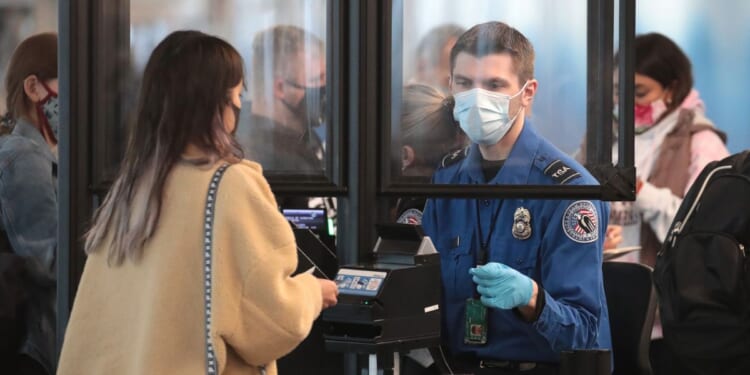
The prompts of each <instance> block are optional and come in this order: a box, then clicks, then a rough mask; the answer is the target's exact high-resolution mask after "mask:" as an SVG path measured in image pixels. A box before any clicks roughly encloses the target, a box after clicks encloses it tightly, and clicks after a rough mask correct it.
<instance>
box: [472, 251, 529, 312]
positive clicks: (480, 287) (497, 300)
mask: <svg viewBox="0 0 750 375" xmlns="http://www.w3.org/2000/svg"><path fill="white" fill-rule="evenodd" d="M469 274H471V275H472V276H473V278H472V279H473V280H474V282H475V283H476V284H477V291H478V292H479V294H480V295H481V296H482V298H481V299H482V303H483V304H484V305H485V306H487V307H494V308H497V309H504V310H509V309H512V308H514V307H520V306H526V305H528V304H529V301H530V300H531V295H532V294H533V293H534V281H533V280H531V279H530V278H529V277H528V276H526V275H524V274H522V273H520V272H518V271H516V270H515V269H513V268H511V267H508V266H506V265H504V264H502V263H495V262H491V263H487V264H485V265H484V266H481V267H477V268H471V269H469Z"/></svg>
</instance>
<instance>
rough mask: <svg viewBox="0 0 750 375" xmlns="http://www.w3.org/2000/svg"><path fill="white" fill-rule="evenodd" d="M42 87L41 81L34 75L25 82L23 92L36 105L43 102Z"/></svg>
mask: <svg viewBox="0 0 750 375" xmlns="http://www.w3.org/2000/svg"><path fill="white" fill-rule="evenodd" d="M41 86H42V85H40V84H39V79H38V78H37V76H36V75H34V74H32V75H30V76H28V77H26V78H25V79H24V80H23V92H24V93H25V94H26V96H27V97H28V98H29V99H30V100H31V101H32V102H34V103H36V102H38V101H40V100H42V98H43V97H44V96H43V95H42V93H41V92H39V91H40V90H39V89H40V88H41Z"/></svg>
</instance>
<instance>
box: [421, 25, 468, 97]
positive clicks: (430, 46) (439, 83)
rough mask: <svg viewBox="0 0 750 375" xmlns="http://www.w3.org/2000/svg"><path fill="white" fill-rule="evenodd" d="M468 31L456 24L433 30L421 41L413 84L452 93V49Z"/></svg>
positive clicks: (437, 27) (441, 26)
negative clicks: (450, 86)
mask: <svg viewBox="0 0 750 375" xmlns="http://www.w3.org/2000/svg"><path fill="white" fill-rule="evenodd" d="M464 31H466V29H464V28H463V27H461V26H458V25H454V24H446V25H440V26H436V27H434V28H432V29H431V30H430V31H428V32H427V34H426V35H425V36H424V37H423V38H422V39H421V40H420V41H419V44H418V45H417V53H416V63H417V66H416V71H415V74H414V78H413V79H412V82H413V83H423V84H426V85H430V86H432V87H434V88H437V89H439V90H440V91H442V92H443V93H446V94H448V93H450V88H449V87H448V86H449V79H450V75H451V70H450V68H451V65H450V64H451V63H450V58H451V48H453V45H454V44H456V40H458V37H459V36H461V34H463V33H464Z"/></svg>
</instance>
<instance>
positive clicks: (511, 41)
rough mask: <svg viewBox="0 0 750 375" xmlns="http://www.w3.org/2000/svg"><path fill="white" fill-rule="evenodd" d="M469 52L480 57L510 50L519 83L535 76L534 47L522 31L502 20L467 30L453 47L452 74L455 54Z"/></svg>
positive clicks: (521, 83) (454, 66)
mask: <svg viewBox="0 0 750 375" xmlns="http://www.w3.org/2000/svg"><path fill="white" fill-rule="evenodd" d="M461 52H466V53H468V54H471V55H472V56H476V57H478V58H481V57H485V56H487V55H494V54H500V53H507V54H509V55H510V56H511V58H512V59H513V65H514V68H515V72H516V74H518V84H519V85H523V84H524V82H526V81H528V80H530V79H532V78H534V46H532V45H531V42H530V41H529V40H528V39H526V37H525V36H524V35H523V34H521V32H520V31H518V30H516V29H514V28H512V27H510V26H509V25H508V24H506V23H503V22H495V21H493V22H487V23H482V24H479V25H476V26H474V27H472V28H471V29H469V30H468V31H466V32H465V33H464V34H463V35H461V37H459V38H458V40H457V41H456V45H455V46H453V49H452V50H451V75H453V70H454V69H455V68H456V57H457V56H458V54H459V53H461Z"/></svg>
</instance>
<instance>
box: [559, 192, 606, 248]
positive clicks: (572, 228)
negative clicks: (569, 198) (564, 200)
mask: <svg viewBox="0 0 750 375" xmlns="http://www.w3.org/2000/svg"><path fill="white" fill-rule="evenodd" d="M562 227H563V231H564V232H565V235H566V236H568V238H570V239H571V240H573V241H575V242H578V243H590V242H594V241H596V240H597V239H599V218H598V214H597V212H596V208H595V207H594V204H593V203H591V202H590V201H576V202H573V203H571V204H570V206H568V208H567V209H565V213H564V214H563V218H562Z"/></svg>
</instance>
